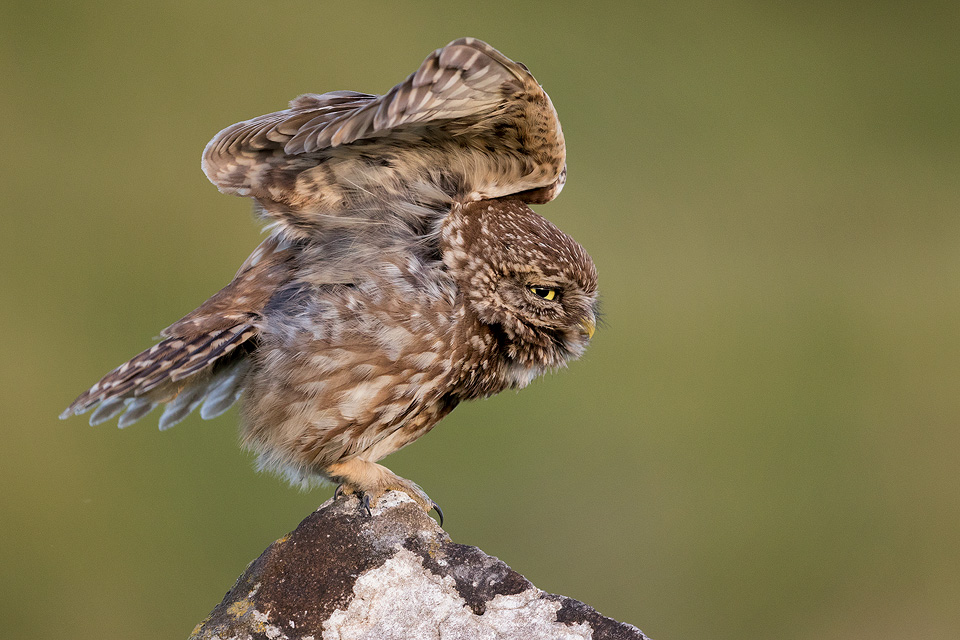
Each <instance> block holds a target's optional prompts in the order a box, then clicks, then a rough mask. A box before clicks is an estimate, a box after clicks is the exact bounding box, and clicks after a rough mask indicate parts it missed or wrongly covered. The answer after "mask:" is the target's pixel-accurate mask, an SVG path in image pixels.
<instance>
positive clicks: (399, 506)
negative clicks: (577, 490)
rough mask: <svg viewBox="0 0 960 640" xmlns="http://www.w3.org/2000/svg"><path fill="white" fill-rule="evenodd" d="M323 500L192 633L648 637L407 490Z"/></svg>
mask: <svg viewBox="0 0 960 640" xmlns="http://www.w3.org/2000/svg"><path fill="white" fill-rule="evenodd" d="M372 511H373V513H372V515H371V516H367V515H365V514H362V513H361V512H360V509H359V504H358V501H357V500H356V498H346V497H343V498H340V499H339V500H337V501H333V500H329V501H327V502H326V503H325V504H324V505H323V506H322V507H320V509H318V510H317V511H315V512H314V513H312V514H311V515H310V516H308V517H307V518H306V519H305V520H304V521H303V522H302V523H300V526H298V527H297V529H296V530H295V531H293V532H292V533H290V534H289V535H287V536H284V537H283V538H281V539H279V540H277V541H276V542H274V543H273V544H272V545H270V547H269V548H268V549H267V550H266V551H264V552H263V554H262V555H261V556H260V557H259V558H257V559H256V560H255V561H254V562H253V563H251V564H250V566H249V567H247V570H246V571H245V572H244V573H243V575H242V576H240V578H239V579H238V580H237V583H236V584H235V585H234V587H233V588H232V589H231V590H230V591H229V592H228V593H227V595H226V596H225V597H224V599H223V602H221V603H220V604H219V605H217V607H216V608H215V609H214V610H213V612H211V614H210V615H209V616H208V617H207V619H206V620H204V621H203V622H201V623H200V624H199V625H197V628H196V629H195V630H194V632H193V634H192V636H191V640H200V639H205V640H214V639H217V640H228V639H236V640H247V639H256V640H260V639H270V640H311V639H312V640H321V639H324V640H360V639H374V638H376V639H378V640H390V639H393V638H397V639H404V640H405V639H408V638H440V639H447V638H451V639H452V638H484V639H487V638H489V639H494V638H517V639H523V640H538V639H540V638H543V639H547V638H549V639H555V638H564V639H565V638H569V639H574V638H577V639H579V638H610V639H620V638H624V639H626V638H631V639H636V640H641V639H644V638H646V636H644V635H643V633H641V632H640V630H639V629H637V628H636V627H633V626H631V625H628V624H624V623H620V622H616V621H614V620H611V619H610V618H605V617H604V616H601V615H600V614H599V613H597V612H596V611H594V610H593V609H592V608H590V607H589V606H587V605H585V604H583V603H582V602H578V601H576V600H573V599H571V598H567V597H565V596H556V595H551V594H548V593H544V592H543V591H540V590H539V589H537V588H536V587H534V586H533V585H532V584H531V583H530V581H528V580H527V579H526V578H524V577H523V576H522V575H520V574H519V573H517V572H516V571H514V570H513V569H511V568H510V567H508V566H507V565H506V564H504V563H503V562H501V561H500V560H498V559H496V558H494V557H491V556H488V555H487V554H485V553H483V552H482V551H481V550H480V549H477V548H476V547H470V546H467V545H461V544H455V543H453V542H451V541H450V538H449V536H447V534H446V533H445V532H444V531H443V529H441V528H440V527H438V526H437V524H436V523H435V522H434V521H433V519H431V518H430V517H429V516H427V515H426V514H425V513H424V512H423V510H422V509H421V508H420V507H419V506H417V505H416V503H414V502H413V501H412V500H411V499H410V498H409V497H407V496H406V495H405V494H403V493H399V492H390V493H388V494H386V495H384V496H383V497H382V498H381V499H380V501H379V503H378V504H377V506H376V507H374V508H373V510H372Z"/></svg>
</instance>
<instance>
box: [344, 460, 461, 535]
mask: <svg viewBox="0 0 960 640" xmlns="http://www.w3.org/2000/svg"><path fill="white" fill-rule="evenodd" d="M325 474H326V475H327V476H328V477H330V478H332V479H334V480H339V481H340V484H339V485H338V486H337V489H336V491H334V494H333V497H334V499H337V498H339V497H340V496H341V495H354V494H361V495H362V498H361V500H360V509H361V511H363V512H365V513H366V514H367V515H371V513H370V507H372V506H375V505H376V503H377V500H379V499H380V496H382V495H383V494H384V493H386V492H387V491H402V492H404V493H405V494H407V495H408V496H410V497H411V498H412V499H413V501H414V502H416V503H417V504H418V505H420V508H422V509H423V510H424V511H426V512H427V513H429V512H430V511H436V512H437V516H438V517H439V520H440V526H443V511H442V510H441V509H440V505H438V504H437V503H436V502H434V501H433V500H431V499H430V496H428V495H427V494H426V492H424V490H423V489H421V488H420V487H419V486H417V485H416V483H414V482H411V481H410V480H407V479H406V478H401V477H400V476H398V475H397V474H395V473H393V472H392V471H390V470H389V469H387V468H386V467H384V466H382V465H379V464H377V463H375V462H369V461H367V460H361V459H360V458H352V459H350V460H346V461H344V462H338V463H336V464H333V465H331V466H329V467H328V468H327V469H326V470H325Z"/></svg>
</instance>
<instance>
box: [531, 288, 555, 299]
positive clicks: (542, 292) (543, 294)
mask: <svg viewBox="0 0 960 640" xmlns="http://www.w3.org/2000/svg"><path fill="white" fill-rule="evenodd" d="M529 289H530V291H531V292H532V293H533V295H535V296H538V297H540V298H543V299H544V300H555V299H556V297H557V290H556V289H551V288H550V287H541V286H538V285H530V287H529Z"/></svg>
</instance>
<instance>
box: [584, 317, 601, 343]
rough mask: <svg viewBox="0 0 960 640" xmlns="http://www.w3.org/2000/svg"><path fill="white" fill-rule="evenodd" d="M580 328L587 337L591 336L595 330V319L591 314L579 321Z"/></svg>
mask: <svg viewBox="0 0 960 640" xmlns="http://www.w3.org/2000/svg"><path fill="white" fill-rule="evenodd" d="M580 328H581V329H583V332H584V333H585V334H587V338H592V337H593V332H594V331H596V330H597V321H596V319H595V318H594V317H593V316H590V317H589V318H584V319H583V320H581V321H580Z"/></svg>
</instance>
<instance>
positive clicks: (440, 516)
mask: <svg viewBox="0 0 960 640" xmlns="http://www.w3.org/2000/svg"><path fill="white" fill-rule="evenodd" d="M430 504H432V505H433V510H434V511H436V512H437V516H438V517H439V518H440V526H441V527H442V526H443V510H442V509H440V505H438V504H437V503H436V502H434V501H433V500H431V501H430Z"/></svg>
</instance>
